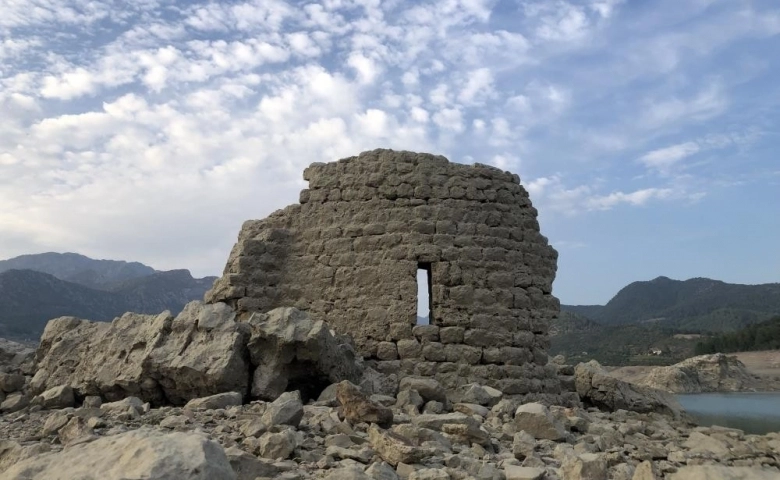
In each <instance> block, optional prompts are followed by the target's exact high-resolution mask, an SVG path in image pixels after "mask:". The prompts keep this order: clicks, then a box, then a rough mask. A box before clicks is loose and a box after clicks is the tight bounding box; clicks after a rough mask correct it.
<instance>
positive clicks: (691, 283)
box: [561, 277, 780, 332]
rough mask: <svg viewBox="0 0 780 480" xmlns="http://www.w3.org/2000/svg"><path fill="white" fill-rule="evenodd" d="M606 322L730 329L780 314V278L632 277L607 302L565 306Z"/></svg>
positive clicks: (717, 329) (716, 330)
mask: <svg viewBox="0 0 780 480" xmlns="http://www.w3.org/2000/svg"><path fill="white" fill-rule="evenodd" d="M561 308H562V309H563V310H567V311H570V312H572V313H576V314H579V315H582V316H584V317H587V318H589V319H591V320H594V321H596V322H598V323H601V324H603V325H626V324H637V323H644V324H649V323H653V324H659V325H662V326H664V327H668V328H674V329H685V330H690V331H702V332H728V331H733V330H735V329H737V328H741V327H743V326H745V325H749V324H752V323H758V322H762V321H765V320H768V319H770V318H772V317H773V316H774V315H777V314H780V283H767V284H763V285H738V284H731V283H725V282H721V281H718V280H711V279H709V278H692V279H690V280H685V281H679V280H672V279H669V278H666V277H658V278H656V279H654V280H650V281H647V282H634V283H631V284H629V285H627V286H626V287H624V288H623V289H621V290H620V291H619V292H618V293H617V295H615V296H614V297H613V298H612V299H611V300H610V301H609V302H608V303H607V304H606V305H604V306H601V305H562V306H561Z"/></svg>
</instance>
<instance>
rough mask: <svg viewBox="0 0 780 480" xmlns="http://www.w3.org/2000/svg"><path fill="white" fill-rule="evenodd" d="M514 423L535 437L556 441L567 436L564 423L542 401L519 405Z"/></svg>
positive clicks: (519, 428)
mask: <svg viewBox="0 0 780 480" xmlns="http://www.w3.org/2000/svg"><path fill="white" fill-rule="evenodd" d="M514 424H515V427H516V428H517V429H518V430H524V431H525V432H527V433H528V434H530V435H531V436H533V437H534V438H542V439H546V440H554V441H558V440H563V439H564V438H566V430H565V429H564V428H563V425H561V424H560V422H558V421H557V420H556V419H555V418H553V416H552V414H551V413H550V410H549V409H548V408H547V407H545V406H544V405H542V404H541V403H526V404H524V405H520V406H519V407H517V410H516V411H515V419H514Z"/></svg>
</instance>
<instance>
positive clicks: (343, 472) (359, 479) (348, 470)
mask: <svg viewBox="0 0 780 480" xmlns="http://www.w3.org/2000/svg"><path fill="white" fill-rule="evenodd" d="M325 480H371V477H369V476H368V475H367V474H366V473H365V472H363V470H362V469H361V468H359V467H356V466H350V467H341V468H337V469H335V470H333V471H331V472H330V473H328V476H327V477H325Z"/></svg>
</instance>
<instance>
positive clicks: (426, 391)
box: [398, 377, 447, 404]
mask: <svg viewBox="0 0 780 480" xmlns="http://www.w3.org/2000/svg"><path fill="white" fill-rule="evenodd" d="M398 389H399V391H404V390H415V391H416V392H417V393H419V394H420V396H421V397H422V399H423V400H424V401H426V402H430V401H434V402H441V403H443V404H446V403H447V391H446V390H445V389H444V387H443V386H442V384H441V383H439V382H438V381H436V380H435V379H433V378H425V377H404V378H402V379H401V383H400V385H399V387H398Z"/></svg>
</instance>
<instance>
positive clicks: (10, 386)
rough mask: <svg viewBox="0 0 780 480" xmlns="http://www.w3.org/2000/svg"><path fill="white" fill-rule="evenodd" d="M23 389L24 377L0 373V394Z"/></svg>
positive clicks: (19, 374)
mask: <svg viewBox="0 0 780 480" xmlns="http://www.w3.org/2000/svg"><path fill="white" fill-rule="evenodd" d="M22 387H24V375H22V374H21V373H6V372H0V392H5V393H13V392H18V391H19V390H21V389H22Z"/></svg>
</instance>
